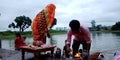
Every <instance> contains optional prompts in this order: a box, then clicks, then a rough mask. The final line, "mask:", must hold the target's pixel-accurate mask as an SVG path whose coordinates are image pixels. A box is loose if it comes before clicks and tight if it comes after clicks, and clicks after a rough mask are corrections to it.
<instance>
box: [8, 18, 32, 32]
mask: <svg viewBox="0 0 120 60" xmlns="http://www.w3.org/2000/svg"><path fill="white" fill-rule="evenodd" d="M14 22H15V23H14ZM14 22H12V23H11V24H9V25H8V27H9V28H19V31H20V32H23V31H24V30H25V29H27V28H29V26H31V23H32V20H31V19H30V18H29V17H26V16H18V17H16V18H15V20H14Z"/></svg>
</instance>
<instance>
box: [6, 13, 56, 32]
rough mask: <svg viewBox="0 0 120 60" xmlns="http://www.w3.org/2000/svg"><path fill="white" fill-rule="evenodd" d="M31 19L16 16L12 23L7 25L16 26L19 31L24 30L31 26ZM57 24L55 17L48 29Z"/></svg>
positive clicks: (9, 26)
mask: <svg viewBox="0 0 120 60" xmlns="http://www.w3.org/2000/svg"><path fill="white" fill-rule="evenodd" d="M31 23H32V20H31V19H30V18H29V17H26V16H24V15H23V16H18V17H16V18H15V19H14V21H13V22H12V23H10V24H9V25H8V28H14V29H15V28H17V29H19V31H20V32H24V31H25V30H26V29H27V28H29V27H30V26H31ZM56 24H57V19H56V18H54V22H53V24H52V26H51V27H50V29H51V28H52V27H53V26H54V25H56Z"/></svg>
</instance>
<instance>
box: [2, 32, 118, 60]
mask: <svg viewBox="0 0 120 60" xmlns="http://www.w3.org/2000/svg"><path fill="white" fill-rule="evenodd" d="M65 39H66V34H61V35H54V36H52V39H49V38H47V44H48V45H49V44H53V45H56V46H57V47H59V48H61V49H63V46H64V41H65ZM91 40H92V45H91V50H90V52H91V53H93V52H96V51H100V52H103V53H104V54H105V55H106V56H107V57H109V58H108V59H109V60H112V58H113V55H114V53H115V51H117V50H120V33H95V32H92V33H91ZM25 42H26V44H32V42H33V39H32V38H27V39H26V41H25ZM2 48H4V49H10V50H14V39H11V40H2ZM80 48H82V46H80Z"/></svg>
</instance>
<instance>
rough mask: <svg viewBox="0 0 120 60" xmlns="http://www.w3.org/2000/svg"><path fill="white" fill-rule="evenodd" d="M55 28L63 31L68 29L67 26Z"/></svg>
mask: <svg viewBox="0 0 120 60" xmlns="http://www.w3.org/2000/svg"><path fill="white" fill-rule="evenodd" d="M55 30H58V31H59V30H64V31H67V30H68V28H67V27H56V29H55Z"/></svg>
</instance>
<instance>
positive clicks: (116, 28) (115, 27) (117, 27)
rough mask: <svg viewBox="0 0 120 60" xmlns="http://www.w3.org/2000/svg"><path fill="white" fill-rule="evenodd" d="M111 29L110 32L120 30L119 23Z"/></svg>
mask: <svg viewBox="0 0 120 60" xmlns="http://www.w3.org/2000/svg"><path fill="white" fill-rule="evenodd" d="M111 29H112V30H120V22H116V23H115V24H114V25H113V26H112V28H111Z"/></svg>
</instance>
